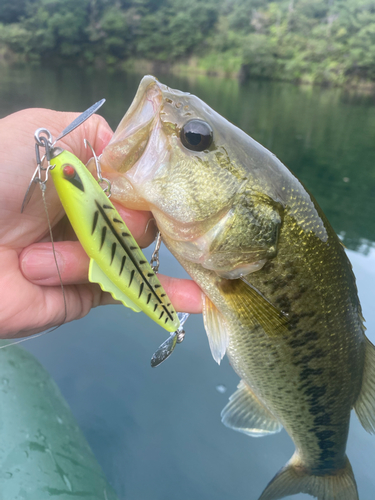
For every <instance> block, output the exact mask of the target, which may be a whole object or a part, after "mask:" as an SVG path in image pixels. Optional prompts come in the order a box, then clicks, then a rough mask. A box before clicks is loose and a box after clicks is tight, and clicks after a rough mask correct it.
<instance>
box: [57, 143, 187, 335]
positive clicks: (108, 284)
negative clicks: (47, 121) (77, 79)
mask: <svg viewBox="0 0 375 500" xmlns="http://www.w3.org/2000/svg"><path fill="white" fill-rule="evenodd" d="M53 164H54V165H55V166H54V168H53V169H51V176H52V179H53V181H54V184H55V187H56V190H57V192H58V194H59V197H60V200H61V202H62V204H63V207H64V209H65V212H66V214H67V216H68V218H69V220H70V222H71V224H72V226H73V229H74V231H75V233H76V235H77V237H78V239H79V241H80V242H81V244H82V246H83V248H84V249H85V251H86V253H87V255H88V256H89V257H90V266H89V280H90V281H91V282H94V283H98V284H99V285H100V286H101V288H102V290H103V291H106V292H110V293H111V294H112V296H113V297H114V298H115V299H116V300H120V301H121V302H122V303H123V304H124V305H126V306H127V307H130V308H131V309H133V310H134V311H137V312H138V311H140V310H142V311H144V312H145V313H146V314H147V315H148V316H149V317H150V318H151V319H152V320H153V321H155V322H156V323H157V324H159V325H160V326H162V327H163V328H164V329H166V330H167V331H169V332H174V331H176V330H177V329H178V327H179V319H178V316H177V313H176V312H175V310H174V308H173V306H172V304H171V301H170V299H169V298H168V296H167V294H166V292H165V290H164V289H163V287H162V285H161V284H160V281H159V279H158V278H157V276H156V274H155V272H154V271H153V269H152V268H151V266H150V264H149V263H148V261H147V259H146V257H145V256H144V254H143V252H142V250H141V249H140V248H139V246H138V244H137V242H136V241H135V239H134V238H133V236H132V234H131V233H130V231H129V229H128V228H127V226H126V224H125V222H124V221H123V220H122V218H121V216H120V214H119V213H118V211H117V210H116V208H115V207H114V205H113V204H112V203H111V201H110V200H109V199H108V198H107V196H106V195H105V193H104V192H103V190H102V188H101V187H100V186H99V184H98V182H97V181H96V180H95V179H94V177H93V176H92V175H91V174H90V172H89V171H88V170H87V168H86V167H85V166H84V165H83V163H81V162H80V161H79V160H78V159H77V158H76V157H75V156H74V155H73V154H71V153H69V152H68V151H63V150H61V149H59V148H56V149H55V150H54V152H53ZM66 166H69V168H70V167H73V168H74V175H73V171H71V170H69V173H70V177H69V176H66V175H65V174H64V167H66Z"/></svg>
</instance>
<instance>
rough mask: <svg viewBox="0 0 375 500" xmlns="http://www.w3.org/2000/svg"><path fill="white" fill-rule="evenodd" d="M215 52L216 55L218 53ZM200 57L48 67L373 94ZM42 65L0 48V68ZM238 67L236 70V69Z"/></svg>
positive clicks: (360, 86) (351, 83)
mask: <svg viewBox="0 0 375 500" xmlns="http://www.w3.org/2000/svg"><path fill="white" fill-rule="evenodd" d="M218 55H219V54H218ZM204 61H205V59H204V58H198V57H196V56H192V57H190V58H189V59H183V60H179V61H175V62H166V61H157V60H149V59H131V58H129V59H127V60H124V61H118V62H117V63H115V64H108V63H107V62H106V61H104V60H103V59H96V60H95V61H93V62H92V63H90V64H88V63H87V62H83V61H76V62H75V63H72V62H65V61H54V63H53V64H52V66H55V65H63V66H74V65H76V66H78V67H81V68H82V67H90V68H94V69H96V70H106V71H109V72H113V71H114V72H116V71H120V72H127V73H139V74H142V73H143V74H154V73H155V72H157V73H159V74H160V73H161V74H163V73H165V74H168V73H169V74H173V75H179V76H206V77H212V78H219V79H231V80H237V81H239V82H240V83H245V82H247V81H254V80H258V81H269V82H284V83H290V84H292V85H296V86H308V87H317V88H318V87H320V88H322V89H323V88H325V89H327V88H331V89H333V88H336V89H342V90H344V91H346V92H356V93H360V94H363V95H372V94H375V81H373V80H365V79H360V78H351V79H348V80H347V81H345V82H343V83H342V84H337V83H336V84H335V83H331V82H323V83H319V82H314V81H312V80H311V78H309V76H308V75H305V76H302V77H301V78H300V79H298V80H296V79H289V78H260V77H258V76H255V75H251V74H246V76H245V73H246V72H245V71H244V70H243V68H242V67H240V66H239V65H238V64H237V65H236V64H233V66H237V67H236V69H233V70H224V69H223V68H220V67H219V69H217V68H215V69H210V68H207V67H204V64H203V63H204ZM44 64H48V65H50V63H49V62H48V61H41V60H34V61H25V60H24V59H23V58H22V57H20V56H19V55H18V54H14V53H12V54H9V52H8V51H1V50H0V68H1V66H3V67H8V68H11V67H25V66H29V67H41V66H43V65H44ZM238 68H239V69H238Z"/></svg>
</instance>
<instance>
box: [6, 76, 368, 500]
mask: <svg viewBox="0 0 375 500" xmlns="http://www.w3.org/2000/svg"><path fill="white" fill-rule="evenodd" d="M141 76H142V75H124V74H115V73H105V72H98V71H94V70H92V71H84V70H82V69H75V68H61V69H58V70H52V69H40V68H39V69H5V68H2V69H1V72H0V115H1V116H5V115H7V114H9V113H11V112H14V111H17V110H19V109H22V108H25V107H34V106H35V107H37V106H38V107H50V108H53V109H58V110H70V111H83V110H84V109H86V108H87V107H89V106H90V105H91V104H93V103H94V102H96V101H97V100H99V99H101V98H102V97H105V98H106V99H107V103H106V104H105V106H104V107H103V108H102V109H101V111H100V113H101V114H102V115H103V116H104V117H105V118H106V119H107V120H108V122H109V123H110V125H111V126H112V127H116V125H117V123H118V122H119V121H120V119H121V118H122V116H123V114H124V113H125V111H126V109H127V107H128V106H129V104H130V102H131V100H132V98H133V96H134V94H135V91H136V88H137V85H138V83H139V81H140V79H141ZM156 76H158V77H159V78H160V80H161V81H162V82H163V83H166V84H168V85H169V86H171V87H174V88H179V89H180V90H184V91H189V92H191V93H194V94H196V95H198V96H199V97H200V98H201V99H203V100H204V101H206V102H207V103H208V104H210V105H211V106H212V107H213V108H214V109H215V110H216V111H218V112H219V113H221V114H223V115H224V116H225V117H226V118H228V119H229V120H230V121H232V122H233V123H235V124H236V125H238V126H239V127H241V128H242V129H244V130H245V131H246V132H247V133H249V134H250V135H252V136H253V137H254V138H255V139H256V140H258V141H259V142H260V143H261V144H263V145H264V146H266V147H267V148H269V149H270V150H271V151H272V152H273V153H275V154H276V156H278V157H279V158H280V159H281V160H282V161H283V162H284V163H285V164H286V165H288V166H289V167H290V168H291V169H292V171H293V172H294V173H295V174H296V175H297V176H298V177H299V178H300V180H301V181H302V182H303V183H304V184H305V185H306V186H307V188H308V189H309V190H310V191H311V192H312V193H313V195H314V196H315V198H316V199H317V200H318V203H319V204H320V205H321V207H322V208H323V210H324V212H325V213H326V215H327V216H328V218H329V220H330V221H331V223H332V225H333V227H334V229H335V230H336V231H337V232H338V233H339V234H340V235H341V237H342V239H343V241H344V243H345V245H346V246H347V248H348V255H349V257H350V259H351V261H352V264H353V268H354V272H355V274H356V277H357V283H358V289H359V296H360V299H361V302H362V307H363V312H364V316H365V318H366V325H367V328H368V331H367V333H368V336H369V338H370V339H371V340H372V341H373V342H375V308H374V305H373V301H374V299H373V297H374V290H375V249H374V241H375V98H374V97H373V96H360V95H356V94H349V93H346V92H344V91H341V90H338V89H320V88H311V87H295V86H293V85H290V84H284V83H269V82H249V83H247V84H245V85H242V86H240V85H239V84H238V83H237V82H236V81H233V80H221V79H215V78H208V77H196V78H185V77H177V76H172V75H158V74H156ZM42 125H43V124H41V126H42ZM30 175H31V172H30ZM160 270H161V272H163V270H164V272H166V270H167V271H168V273H169V274H173V275H174V276H185V273H184V271H183V270H182V269H181V268H180V266H179V264H178V263H177V262H176V261H175V260H173V258H172V257H171V256H170V255H169V254H168V253H167V252H166V251H165V250H164V249H163V251H162V253H161V269H160ZM164 338H165V334H164V332H163V331H162V330H161V329H160V328H158V327H156V326H155V325H154V323H152V322H151V321H150V320H149V319H148V318H147V317H146V316H145V315H142V314H135V313H133V312H131V311H129V310H127V309H125V308H123V307H120V306H111V307H105V308H99V309H96V310H93V311H92V312H91V313H90V314H89V315H88V317H86V318H84V319H82V320H80V321H75V322H73V323H70V324H68V325H66V326H64V327H61V328H60V329H59V330H58V331H56V332H53V333H51V334H50V335H46V336H44V337H42V338H39V339H35V340H30V341H29V342H26V343H25V344H24V347H25V348H26V349H27V350H29V351H30V352H32V353H33V354H34V355H35V356H36V357H37V358H38V359H39V360H40V361H41V363H42V364H43V365H44V366H45V367H46V368H47V370H48V371H49V372H50V374H51V375H52V377H53V378H54V379H55V381H56V382H57V384H58V385H59V387H60V389H61V391H62V393H63V395H64V396H65V398H66V400H67V401H68V403H69V405H70V407H71V409H72V411H73V413H74V415H75V417H76V419H77V421H78V423H79V425H80V427H81V429H82V431H83V433H84V434H85V436H86V438H87V440H88V442H89V443H90V445H91V447H92V449H93V451H94V453H95V455H96V457H97V459H98V461H99V463H100V464H101V466H102V468H103V470H104V472H105V474H106V475H107V478H108V480H109V482H110V483H111V484H112V485H113V487H114V488H115V490H116V491H117V494H118V496H119V499H121V500H124V499H133V498H136V499H137V500H159V499H160V500H161V499H163V500H175V499H178V500H191V499H192V498H198V499H199V500H212V499H213V498H215V500H227V499H228V498H230V499H233V500H245V499H246V500H253V499H254V500H256V499H257V498H258V496H259V495H260V493H261V491H262V490H263V488H264V487H265V486H266V484H267V483H268V481H269V480H270V479H271V478H272V477H273V476H274V474H275V473H276V472H277V471H278V470H279V468H280V467H282V466H283V465H284V464H285V462H286V461H287V460H289V458H290V457H291V455H292V453H293V450H294V446H293V443H292V442H291V440H290V438H289V437H288V435H287V434H286V433H285V432H284V431H283V432H281V433H280V434H277V435H274V436H270V437H265V438H261V439H254V438H248V437H246V436H245V435H242V434H240V433H236V432H233V431H231V430H229V429H227V428H226V427H224V426H223V425H222V424H221V422H220V411H221V409H222V408H223V407H224V406H225V404H226V402H227V400H228V397H229V396H230V395H231V394H232V393H233V392H234V390H235V389H236V386H237V383H238V377H237V376H236V374H235V373H234V372H233V370H232V369H231V368H230V366H229V364H228V362H227V361H226V360H224V361H223V363H222V365H221V366H218V365H216V363H215V362H214V361H213V359H212V357H211V354H210V351H209V347H208V342H207V339H206V335H205V332H204V329H203V324H202V319H201V317H200V316H197V317H192V318H190V319H189V320H188V322H187V324H186V338H185V341H184V342H183V344H181V345H179V346H178V347H177V348H176V351H175V353H174V354H173V356H171V358H170V359H169V360H168V361H167V362H166V363H164V364H163V365H162V366H160V367H158V368H157V369H151V367H150V358H151V355H152V354H153V352H154V350H155V349H156V348H157V347H158V346H159V344H160V343H161V342H162V341H163V340H164ZM347 451H348V456H349V458H350V461H351V463H352V466H353V469H354V472H355V475H356V479H357V483H358V489H359V494H360V498H361V500H370V499H372V498H373V497H374V490H375V479H374V474H373V469H374V465H375V437H374V436H370V435H369V434H367V433H366V432H365V431H364V430H363V429H362V427H361V425H360V424H359V422H358V420H357V418H356V416H355V415H354V414H353V416H352V422H351V430H350V435H349V441H348V450H347ZM292 498H294V499H296V500H302V499H307V498H310V497H308V496H307V495H296V496H294V497H292Z"/></svg>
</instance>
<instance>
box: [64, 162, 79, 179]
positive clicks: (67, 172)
mask: <svg viewBox="0 0 375 500" xmlns="http://www.w3.org/2000/svg"><path fill="white" fill-rule="evenodd" d="M63 174H64V177H66V179H73V177H74V176H75V175H76V171H75V168H74V167H72V166H71V165H65V167H64V168H63Z"/></svg>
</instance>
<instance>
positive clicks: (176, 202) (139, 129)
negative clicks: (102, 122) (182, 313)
mask: <svg viewBox="0 0 375 500" xmlns="http://www.w3.org/2000/svg"><path fill="white" fill-rule="evenodd" d="M101 164H102V168H103V170H105V171H106V175H107V176H109V177H110V178H111V181H112V183H113V185H114V187H115V189H114V192H115V196H116V198H117V200H118V201H119V202H120V203H122V204H124V205H126V206H128V207H131V208H135V209H137V208H138V209H147V210H151V211H152V213H153V215H154V217H155V219H156V221H157V224H158V227H159V230H160V231H161V234H162V237H163V240H164V242H165V243H166V245H167V246H168V248H169V249H170V250H171V252H172V253H173V254H174V255H175V256H176V258H177V259H178V260H179V261H180V262H181V264H182V265H183V266H184V268H185V269H186V270H187V272H188V273H189V274H190V275H191V277H192V278H193V279H194V280H195V281H196V282H197V283H198V284H199V286H200V287H201V289H202V290H203V292H204V294H205V300H204V310H203V316H204V323H205V328H206V331H207V334H208V339H209V343H210V347H211V351H212V354H213V357H214V359H215V360H216V361H218V362H220V360H221V359H222V357H223V356H224V354H225V353H226V354H227V355H228V357H229V360H230V363H231V365H232V366H233V368H234V370H235V371H236V372H237V373H238V375H239V376H240V378H241V382H240V384H239V387H238V390H237V391H236V392H235V393H234V394H233V395H232V397H231V398H230V401H229V403H228V405H227V406H226V407H225V408H224V410H223V412H222V420H223V422H224V424H225V425H227V426H228V427H231V428H233V429H236V430H239V431H241V432H244V433H245V434H248V435H250V436H263V435H267V434H272V433H274V432H278V431H280V430H281V429H282V427H284V428H285V429H286V431H287V432H288V434H289V435H290V437H291V438H292V439H293V441H294V444H295V446H296V451H295V454H294V455H293V457H292V459H291V460H290V461H289V462H288V464H287V465H286V466H285V467H284V468H283V469H282V470H281V471H280V472H279V473H278V474H277V475H276V476H275V478H274V479H273V480H272V481H271V482H270V484H269V485H268V486H267V488H266V489H265V491H264V492H263V494H262V495H261V497H260V499H261V500H274V499H277V498H283V497H284V496H287V495H293V494H296V493H299V492H304V493H309V494H311V495H313V496H317V497H318V498H319V499H320V500H333V499H335V500H355V499H357V498H358V493H357V487H356V483H355V479H354V475H353V472H352V469H351V466H350V463H349V461H348V459H347V456H346V453H345V448H346V441H347V436H348V430H349V421H350V412H351V409H352V408H353V407H354V408H355V410H356V412H357V415H358V417H359V419H360V421H361V423H362V424H363V426H364V427H365V429H366V430H368V431H369V432H374V430H375V397H374V396H375V349H374V347H373V345H372V344H371V343H370V341H369V340H368V339H367V338H366V336H365V333H364V331H365V329H364V326H363V317H362V313H361V307H360V303H359V300H358V295H357V289H356V284H355V278H354V275H353V272H352V268H351V265H350V262H349V260H348V258H347V256H346V254H345V251H344V248H343V246H342V244H341V243H340V241H339V239H338V238H337V235H336V234H335V232H334V231H333V229H332V228H331V226H330V224H329V222H328V221H327V219H326V218H325V216H324V214H323V213H322V211H321V210H320V208H319V206H318V205H317V203H316V201H315V200H314V199H313V197H312V196H311V195H310V194H309V193H308V192H307V191H306V190H305V188H304V187H303V186H302V184H301V183H300V182H299V181H298V179H297V178H296V177H295V176H294V175H293V174H292V173H291V172H290V171H289V170H288V169H287V168H286V167H285V166H284V165H283V164H282V163H281V162H280V161H279V160H278V159H277V158H276V157H275V156H274V155H273V154H272V153H270V152H269V151H268V150H266V149H265V148H263V147H262V146H261V145H260V144H258V143H257V142H256V141H254V140H253V139H252V138H251V137H249V136H247V135H246V134H245V133H244V132H242V131H241V130H239V129H238V128H237V127H235V126H234V125H232V124H230V123H229V122H227V121H226V120H225V119H224V118H223V117H221V116H220V115H218V114H217V113H216V112H215V111H214V110H212V109H211V108H210V107H209V106H207V105H206V104H205V103H204V102H202V101H201V100H200V99H198V98H197V97H195V96H192V95H190V94H186V93H183V92H180V91H177V90H172V89H169V88H168V87H166V86H165V85H162V84H160V83H159V82H158V81H157V80H156V79H154V78H153V77H145V78H144V79H143V80H142V82H141V84H140V87H139V89H138V92H137V95H136V97H135V99H134V101H133V103H132V105H131V107H130V108H129V110H128V112H127V113H126V115H125V117H124V118H123V120H122V122H121V123H120V125H119V127H118V129H117V130H116V132H115V134H114V137H113V139H112V140H111V142H110V144H109V145H108V146H107V148H106V149H105V150H104V152H103V155H102V159H101Z"/></svg>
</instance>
